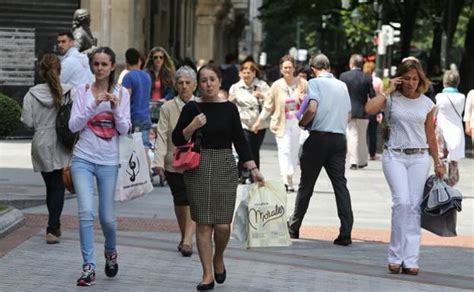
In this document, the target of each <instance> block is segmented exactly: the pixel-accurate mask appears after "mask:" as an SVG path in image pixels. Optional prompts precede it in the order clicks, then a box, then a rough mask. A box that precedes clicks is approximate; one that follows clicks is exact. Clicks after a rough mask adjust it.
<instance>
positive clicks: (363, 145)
mask: <svg viewBox="0 0 474 292" xmlns="http://www.w3.org/2000/svg"><path fill="white" fill-rule="evenodd" d="M368 125H369V120H368V119H352V120H351V121H350V123H349V124H347V152H348V156H349V157H348V160H349V163H350V164H355V165H366V164H367V158H368V156H369V149H368V147H367V127H368Z"/></svg>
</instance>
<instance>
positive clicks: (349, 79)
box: [339, 54, 375, 169]
mask: <svg viewBox="0 0 474 292" xmlns="http://www.w3.org/2000/svg"><path fill="white" fill-rule="evenodd" d="M363 63H364V59H363V58H362V56H361V55H358V54H354V55H352V56H351V58H350V60H349V68H350V70H349V71H347V72H344V73H342V74H341V76H339V79H340V80H341V81H343V82H344V83H346V85H347V89H348V90H349V96H350V97H351V106H352V119H351V121H350V123H349V124H348V125H347V151H348V153H349V163H350V164H351V167H350V168H351V169H358V168H364V167H366V166H367V159H368V155H369V152H368V148H367V126H368V124H369V116H368V115H367V113H366V112H365V110H364V108H365V104H366V103H367V100H368V99H369V98H372V97H374V96H375V90H374V87H373V85H372V77H371V76H369V75H367V74H364V72H362V70H361V68H362V65H363Z"/></svg>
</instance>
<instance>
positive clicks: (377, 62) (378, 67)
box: [374, 1, 383, 78]
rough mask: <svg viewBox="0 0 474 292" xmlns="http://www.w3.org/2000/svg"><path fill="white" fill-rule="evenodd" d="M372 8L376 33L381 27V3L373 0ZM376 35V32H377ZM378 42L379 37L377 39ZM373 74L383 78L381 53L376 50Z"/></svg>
mask: <svg viewBox="0 0 474 292" xmlns="http://www.w3.org/2000/svg"><path fill="white" fill-rule="evenodd" d="M374 9H375V11H376V12H377V33H378V32H380V30H381V29H382V16H383V15H382V11H383V3H379V2H377V1H375V3H374ZM377 35H378V34H377ZM378 41H379V42H380V39H378ZM375 75H377V77H379V78H383V55H381V54H379V53H378V52H377V54H376V59H375Z"/></svg>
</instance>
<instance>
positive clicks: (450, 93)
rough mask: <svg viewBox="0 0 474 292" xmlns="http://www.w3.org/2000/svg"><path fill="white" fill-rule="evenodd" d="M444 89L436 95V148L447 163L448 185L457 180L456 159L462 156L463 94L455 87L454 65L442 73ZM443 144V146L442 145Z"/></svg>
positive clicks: (456, 84) (455, 72)
mask: <svg viewBox="0 0 474 292" xmlns="http://www.w3.org/2000/svg"><path fill="white" fill-rule="evenodd" d="M443 85H444V89H443V92H442V93H438V94H437V95H436V107H437V108H438V116H437V129H436V130H437V134H438V147H439V148H440V149H438V151H439V156H440V158H441V159H447V161H448V163H449V176H448V177H449V179H448V183H449V185H451V186H453V185H455V184H456V183H457V182H458V181H459V173H458V160H459V159H461V158H464V157H465V156H464V148H465V140H464V129H463V126H462V116H461V115H462V111H463V109H464V101H465V99H466V97H465V95H464V94H462V93H460V92H459V91H458V89H457V87H458V85H459V73H458V70H457V69H456V67H455V66H454V68H452V69H451V70H448V71H446V72H445V73H444V77H443ZM443 146H444V147H443Z"/></svg>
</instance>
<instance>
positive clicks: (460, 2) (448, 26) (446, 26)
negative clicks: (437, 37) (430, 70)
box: [441, 0, 465, 69]
mask: <svg viewBox="0 0 474 292" xmlns="http://www.w3.org/2000/svg"><path fill="white" fill-rule="evenodd" d="M464 1H465V0H448V1H446V2H445V5H446V6H445V10H444V12H445V13H444V16H443V34H442V37H441V66H442V67H443V69H449V65H450V63H451V58H450V52H451V48H452V46H453V37H454V33H455V32H456V26H457V24H458V20H459V14H461V11H462V9H463V6H464Z"/></svg>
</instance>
